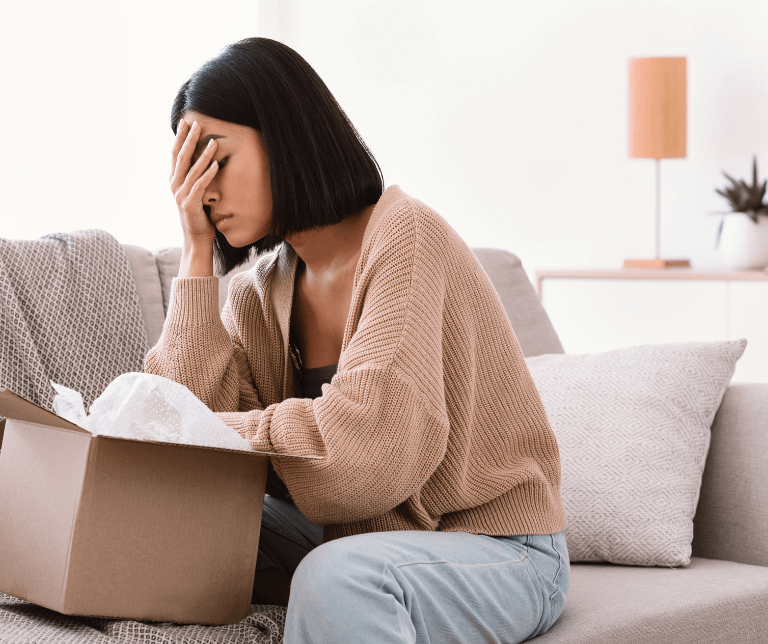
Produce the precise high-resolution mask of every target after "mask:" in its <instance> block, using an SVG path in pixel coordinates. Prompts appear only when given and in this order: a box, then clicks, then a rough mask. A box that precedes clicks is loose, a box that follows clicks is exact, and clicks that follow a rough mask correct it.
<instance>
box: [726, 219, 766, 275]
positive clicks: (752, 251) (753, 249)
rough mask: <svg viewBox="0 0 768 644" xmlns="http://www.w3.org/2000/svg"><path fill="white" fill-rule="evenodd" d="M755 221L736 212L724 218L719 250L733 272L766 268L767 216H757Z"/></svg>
mask: <svg viewBox="0 0 768 644" xmlns="http://www.w3.org/2000/svg"><path fill="white" fill-rule="evenodd" d="M757 221H758V223H755V222H754V221H752V220H751V219H750V218H749V216H748V215H745V214H743V213H738V212H737V213H730V214H728V215H726V216H725V222H724V223H723V231H722V234H721V236H720V250H721V251H722V253H723V256H724V257H725V261H727V262H728V265H729V266H730V267H731V268H732V269H733V270H755V269H761V268H765V267H767V266H768V216H766V215H758V217H757Z"/></svg>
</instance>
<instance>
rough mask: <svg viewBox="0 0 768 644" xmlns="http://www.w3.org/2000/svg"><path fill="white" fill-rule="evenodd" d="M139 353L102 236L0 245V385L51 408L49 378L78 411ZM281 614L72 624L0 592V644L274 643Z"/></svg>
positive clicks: (128, 285)
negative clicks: (211, 620) (74, 397)
mask: <svg viewBox="0 0 768 644" xmlns="http://www.w3.org/2000/svg"><path fill="white" fill-rule="evenodd" d="M148 350H149V347H148V346H147V332H146V329H145V326H144V320H143V318H142V315H141V308H140V306H139V299H138V294H137V292H136V284H135V282H134V280H133V275H132V273H131V269H130V266H129V264H128V259H127V257H126V255H125V250H124V249H123V247H122V246H121V245H120V243H119V242H118V241H117V240H116V239H115V238H114V237H113V236H112V235H110V234H109V233H107V232H106V231H103V230H81V231H75V232H72V233H55V234H51V235H45V236H43V237H41V238H39V239H34V240H12V239H2V238H0V386H2V387H7V388H9V389H11V390H12V391H14V392H15V393H17V394H20V395H21V396H24V397H25V398H27V399H28V400H31V401H32V402H34V403H35V404H37V405H40V406H41V407H44V408H46V409H49V410H51V411H53V399H54V396H55V395H56V391H55V390H54V389H53V388H52V387H51V384H50V380H53V381H54V382H56V383H58V384H62V385H64V386H65V387H69V388H71V389H75V390H77V391H79V392H81V393H82V394H83V402H84V403H85V406H86V410H87V409H88V408H90V406H91V403H92V402H93V401H94V400H95V399H96V398H98V397H99V396H100V395H101V393H102V392H103V391H104V389H106V387H107V385H109V383H110V382H112V381H113V380H114V379H115V378H117V377H118V376H120V375H122V374H124V373H128V372H130V371H134V372H140V371H143V370H144V364H143V362H144V356H145V355H146V353H147V351H148ZM0 493H2V491H1V490H0ZM0 520H3V519H2V518H0ZM285 615H286V611H285V609H284V608H282V607H279V606H259V605H253V606H251V614H250V615H249V616H248V617H247V618H245V619H244V620H243V621H241V622H240V623H238V624H231V625H225V626H205V625H195V624H176V623H172V622H149V621H147V622H144V621H136V620H128V619H126V620H119V619H106V618H95V617H79V616H68V615H63V614H61V613H58V612H56V611H53V610H49V609H47V608H43V607H41V606H37V605H35V604H31V603H29V602H27V601H24V600H22V599H18V598H16V597H11V596H10V595H5V594H3V593H0V644H26V643H28V642H40V643H43V642H45V644H107V643H115V642H119V643H124V644H160V643H163V644H175V643H178V644H204V643H206V644H207V643H213V642H216V643H217V644H246V643H247V644H280V643H281V642H282V641H283V627H284V624H285Z"/></svg>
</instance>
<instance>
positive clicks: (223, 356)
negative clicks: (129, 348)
mask: <svg viewBox="0 0 768 644" xmlns="http://www.w3.org/2000/svg"><path fill="white" fill-rule="evenodd" d="M218 301H219V278H218V277H215V276H211V277H183V278H179V277H176V278H174V279H173V282H172V283H171V294H170V299H169V305H168V314H167V315H166V319H165V323H164V325H163V332H162V334H161V335H160V339H159V340H158V341H157V344H156V345H155V346H154V347H152V348H151V349H150V350H149V351H148V353H147V355H146V356H145V358H144V371H145V372H146V373H152V374H157V375H160V376H164V377H166V378H169V379H170V380H173V381H175V382H178V383H180V384H182V385H184V386H185V387H187V388H188V389H189V390H190V391H191V392H192V393H193V394H195V396H197V397H198V398H199V399H200V400H201V401H202V402H204V403H205V404H206V405H207V406H208V407H209V408H210V409H212V410H213V411H214V412H223V411H230V412H231V411H238V410H240V409H263V408H264V405H262V404H261V401H260V400H259V396H258V392H257V391H256V388H255V385H254V382H253V377H252V375H251V371H250V368H249V366H248V361H247V358H246V355H245V351H244V350H243V347H242V345H241V344H240V342H239V340H238V337H237V333H236V330H235V329H234V322H233V321H232V314H231V302H230V299H229V298H227V302H226V304H225V305H224V310H223V311H222V313H221V314H219V306H218ZM224 320H226V321H227V322H228V323H229V326H230V328H229V329H227V327H226V326H225V322H224Z"/></svg>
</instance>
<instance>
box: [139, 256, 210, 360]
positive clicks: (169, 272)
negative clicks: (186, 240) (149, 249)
mask: <svg viewBox="0 0 768 644" xmlns="http://www.w3.org/2000/svg"><path fill="white" fill-rule="evenodd" d="M154 254H155V261H156V262H157V272H158V274H159V276H160V289H161V293H162V296H163V320H165V316H166V314H167V313H168V300H169V298H170V297H171V283H172V282H173V278H174V277H178V275H179V264H181V246H171V247H169V248H161V249H160V250H156V251H154ZM219 292H221V289H219ZM152 346H155V345H154V344H153V345H152Z"/></svg>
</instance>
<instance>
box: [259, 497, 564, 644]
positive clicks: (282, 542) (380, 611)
mask: <svg viewBox="0 0 768 644" xmlns="http://www.w3.org/2000/svg"><path fill="white" fill-rule="evenodd" d="M322 535H323V532H322V526H319V525H316V524H314V523H312V522H311V521H309V520H308V519H306V518H305V517H304V515H302V514H301V512H300V511H299V510H298V508H296V506H295V505H293V504H292V503H289V502H286V501H282V500H279V499H275V498H274V497H270V496H266V497H265V499H264V513H263V518H262V528H261V537H260V542H259V557H258V560H257V566H256V568H257V570H264V569H267V568H271V567H277V568H280V569H282V570H283V571H285V572H287V573H288V574H292V575H293V579H292V582H291V595H290V600H289V602H288V615H287V620H286V626H285V644H298V643H305V642H371V643H374V642H375V643H376V644H383V643H387V642H393V643H394V642H398V643H400V642H415V643H418V644H422V643H423V644H427V643H438V642H439V643H440V644H443V643H448V642H456V643H465V642H497V643H502V642H504V643H509V644H513V643H514V644H516V643H517V642H525V641H527V640H529V639H532V638H534V637H536V636H538V635H541V634H542V633H545V632H546V631H547V630H549V628H550V627H551V626H552V624H554V623H555V621H557V619H558V617H560V613H562V611H563V608H564V607H565V601H566V598H567V595H568V586H569V582H570V565H569V559H568V549H567V547H566V543H565V534H564V532H558V533H556V534H542V535H539V534H523V535H513V536H487V535H476V534H470V533H468V532H427V531H415V530H414V531H397V532H372V533H368V534H361V535H356V536H352V537H344V538H342V539H335V540H333V541H329V542H328V543H322Z"/></svg>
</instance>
